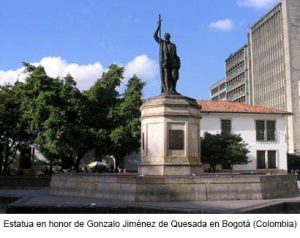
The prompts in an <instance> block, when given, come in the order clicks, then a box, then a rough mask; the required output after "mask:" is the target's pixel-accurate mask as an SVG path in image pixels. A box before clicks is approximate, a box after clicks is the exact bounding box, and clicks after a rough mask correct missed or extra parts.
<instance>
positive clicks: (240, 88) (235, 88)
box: [225, 45, 250, 103]
mask: <svg viewBox="0 0 300 238" xmlns="http://www.w3.org/2000/svg"><path fill="white" fill-rule="evenodd" d="M225 64H226V78H225V79H226V99H227V100H228V101H233V102H242V103H250V97H249V96H250V95H249V82H248V78H249V77H248V67H249V66H248V46H247V45H244V46H243V47H241V48H240V49H239V50H237V51H236V52H235V53H233V54H231V55H230V56H229V57H228V58H227V59H226V60H225Z"/></svg>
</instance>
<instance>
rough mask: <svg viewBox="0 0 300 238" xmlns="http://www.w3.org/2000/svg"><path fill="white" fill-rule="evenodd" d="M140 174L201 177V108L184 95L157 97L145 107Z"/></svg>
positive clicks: (193, 100)
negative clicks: (198, 175) (199, 175)
mask: <svg viewBox="0 0 300 238" xmlns="http://www.w3.org/2000/svg"><path fill="white" fill-rule="evenodd" d="M141 115H142V116H141V125H142V128H141V131H142V133H141V165H140V167H139V174H140V175H197V174H200V173H202V172H203V169H202V167H201V160H200V119H201V116H200V108H199V105H198V103H197V101H196V100H195V99H192V98H188V97H184V96H181V95H166V96H158V97H153V98H150V99H148V100H146V101H145V102H144V104H143V105H142V107H141Z"/></svg>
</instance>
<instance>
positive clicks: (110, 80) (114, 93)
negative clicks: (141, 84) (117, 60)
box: [85, 64, 124, 159]
mask: <svg viewBox="0 0 300 238" xmlns="http://www.w3.org/2000/svg"><path fill="white" fill-rule="evenodd" d="M123 72H124V69H123V68H122V67H119V66H117V65H114V64H113V65H111V66H110V67H109V70H108V71H107V72H105V73H103V74H102V76H101V77H100V78H99V79H98V80H97V81H96V82H95V84H94V85H93V86H92V87H91V88H90V89H89V90H87V91H86V92H85V96H86V98H87V100H88V102H87V104H88V110H89V112H88V114H89V115H90V116H89V118H88V120H87V122H88V125H89V128H90V131H91V133H93V135H94V139H93V149H94V150H95V155H96V157H97V159H101V158H102V157H103V156H105V155H112V149H113V148H112V143H111V139H110V133H111V131H112V130H113V128H114V127H115V124H114V121H113V120H112V119H111V117H110V112H111V110H112V109H113V108H114V107H115V106H116V105H117V103H118V102H119V100H120V94H119V92H118V90H117V88H118V87H119V86H120V84H121V80H122V78H123Z"/></svg>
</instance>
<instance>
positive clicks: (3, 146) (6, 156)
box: [0, 83, 29, 175]
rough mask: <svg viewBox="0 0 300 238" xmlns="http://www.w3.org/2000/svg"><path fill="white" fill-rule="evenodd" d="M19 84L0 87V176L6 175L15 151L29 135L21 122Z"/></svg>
mask: <svg viewBox="0 0 300 238" xmlns="http://www.w3.org/2000/svg"><path fill="white" fill-rule="evenodd" d="M19 89H20V84H19V83H16V84H15V85H14V86H11V85H4V86H0V174H1V175H3V174H4V175H5V174H7V173H8V168H9V166H10V164H12V163H13V162H14V160H15V158H16V154H17V151H18V150H19V149H20V148H21V146H22V145H24V144H25V143H27V141H28V139H29V135H28V134H27V133H26V130H25V128H26V126H25V124H24V121H23V120H22V116H21V115H22V114H21V101H20V93H19V92H20V90H19Z"/></svg>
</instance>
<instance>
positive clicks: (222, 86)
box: [210, 78, 227, 101]
mask: <svg viewBox="0 0 300 238" xmlns="http://www.w3.org/2000/svg"><path fill="white" fill-rule="evenodd" d="M210 98H211V100H213V101H224V100H227V99H226V82H225V78H222V79H221V80H219V81H218V82H216V83H214V84H213V85H212V86H211V87H210Z"/></svg>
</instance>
